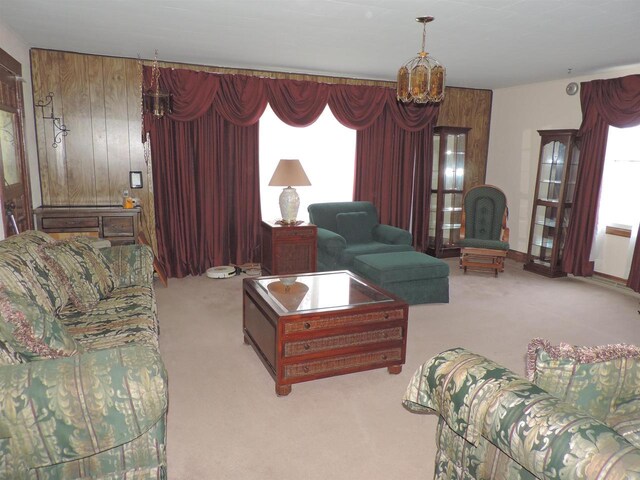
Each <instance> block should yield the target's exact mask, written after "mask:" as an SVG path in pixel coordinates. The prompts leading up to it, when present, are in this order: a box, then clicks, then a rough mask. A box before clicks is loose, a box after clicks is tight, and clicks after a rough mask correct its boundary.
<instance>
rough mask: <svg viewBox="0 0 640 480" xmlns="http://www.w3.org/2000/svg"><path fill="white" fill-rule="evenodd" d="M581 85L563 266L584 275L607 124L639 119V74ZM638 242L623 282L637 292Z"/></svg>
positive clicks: (621, 124) (587, 271)
mask: <svg viewBox="0 0 640 480" xmlns="http://www.w3.org/2000/svg"><path fill="white" fill-rule="evenodd" d="M580 90H581V91H580V101H581V105H582V125H581V126H580V131H579V134H578V135H579V138H580V141H581V145H580V166H579V168H578V178H577V181H576V193H575V199H574V204H573V211H572V214H571V215H572V217H571V222H570V224H569V229H568V232H567V240H566V242H565V250H564V256H563V264H562V267H563V270H564V271H565V272H567V273H572V274H574V275H578V276H589V275H592V274H593V262H590V261H589V255H590V253H591V247H592V245H593V240H594V235H595V229H596V220H597V216H598V199H599V197H600V185H601V184H602V172H603V169H604V158H605V152H606V149H607V135H608V130H609V126H610V125H612V126H614V127H619V128H622V127H631V126H634V125H637V124H639V123H640V75H629V76H626V77H621V78H614V79H610V80H594V81H591V82H583V83H581V85H580ZM638 245H640V242H637V243H636V248H635V252H634V258H633V263H632V270H631V273H630V275H629V281H628V285H629V286H630V287H631V288H633V289H634V290H636V291H638V290H640V271H639V269H638V265H639V264H640V248H639V247H638ZM634 266H635V269H634Z"/></svg>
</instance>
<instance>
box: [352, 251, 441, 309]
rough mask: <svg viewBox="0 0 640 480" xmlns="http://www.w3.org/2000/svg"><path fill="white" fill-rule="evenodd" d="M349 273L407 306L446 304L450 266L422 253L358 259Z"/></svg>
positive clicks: (389, 254)
mask: <svg viewBox="0 0 640 480" xmlns="http://www.w3.org/2000/svg"><path fill="white" fill-rule="evenodd" d="M352 270H353V271H354V272H355V273H357V274H358V275H361V276H363V277H365V278H367V279H369V280H371V281H372V282H373V283H375V284H376V285H379V286H380V287H382V288H384V289H385V290H388V291H389V292H391V293H393V294H394V295H396V296H398V297H400V298H402V299H403V300H404V301H405V302H407V303H408V304H410V305H416V304H418V303H449V265H447V264H446V263H445V262H443V261H442V260H439V259H437V258H433V257H430V256H429V255H425V254H424V253H420V252H394V253H373V254H370V255H360V256H358V257H356V258H355V260H354V261H353V267H352Z"/></svg>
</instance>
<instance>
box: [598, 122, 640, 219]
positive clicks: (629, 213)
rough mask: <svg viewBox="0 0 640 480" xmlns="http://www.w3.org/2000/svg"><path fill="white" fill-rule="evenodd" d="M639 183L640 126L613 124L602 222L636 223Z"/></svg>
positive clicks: (605, 174)
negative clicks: (627, 126) (618, 125)
mask: <svg viewBox="0 0 640 480" xmlns="http://www.w3.org/2000/svg"><path fill="white" fill-rule="evenodd" d="M639 184H640V126H637V127H631V128H615V127H609V136H608V138H607V153H606V156H605V163H604V173H603V177H602V188H601V190H600V204H599V207H598V208H599V210H598V217H599V219H598V223H599V224H600V223H606V224H608V225H612V226H616V227H622V228H627V229H631V228H632V227H633V226H635V225H636V224H637V222H638V220H639V218H638V217H640V210H639V209H638V205H640V188H638V185H639ZM600 220H603V222H601V221H600Z"/></svg>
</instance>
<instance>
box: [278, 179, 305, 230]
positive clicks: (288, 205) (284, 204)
mask: <svg viewBox="0 0 640 480" xmlns="http://www.w3.org/2000/svg"><path fill="white" fill-rule="evenodd" d="M298 208H300V197H299V196H298V192H296V189H295V188H293V187H286V188H283V189H282V193H281V194H280V214H281V215H282V222H283V223H296V217H297V216H298Z"/></svg>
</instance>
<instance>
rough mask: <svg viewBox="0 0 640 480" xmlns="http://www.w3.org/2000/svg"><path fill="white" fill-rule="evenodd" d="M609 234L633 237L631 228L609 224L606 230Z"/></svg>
mask: <svg viewBox="0 0 640 480" xmlns="http://www.w3.org/2000/svg"><path fill="white" fill-rule="evenodd" d="M604 232H605V233H606V234H607V235H614V236H616V237H625V238H631V229H628V228H620V227H612V226H607V228H606V229H605V231H604Z"/></svg>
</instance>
